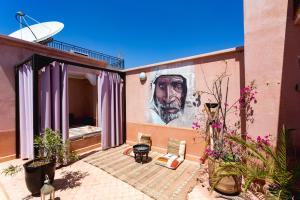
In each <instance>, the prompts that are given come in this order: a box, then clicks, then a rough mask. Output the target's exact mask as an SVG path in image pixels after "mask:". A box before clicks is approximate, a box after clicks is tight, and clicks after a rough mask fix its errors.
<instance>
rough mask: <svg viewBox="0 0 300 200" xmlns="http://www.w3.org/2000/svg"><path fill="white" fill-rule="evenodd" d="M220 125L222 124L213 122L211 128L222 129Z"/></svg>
mask: <svg viewBox="0 0 300 200" xmlns="http://www.w3.org/2000/svg"><path fill="white" fill-rule="evenodd" d="M221 125H222V124H221V123H220V122H214V123H212V125H211V127H212V128H215V129H221V128H222V126H221Z"/></svg>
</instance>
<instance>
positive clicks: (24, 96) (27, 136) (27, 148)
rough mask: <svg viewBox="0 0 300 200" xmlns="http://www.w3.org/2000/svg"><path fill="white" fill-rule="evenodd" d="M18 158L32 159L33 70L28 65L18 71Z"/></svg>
mask: <svg viewBox="0 0 300 200" xmlns="http://www.w3.org/2000/svg"><path fill="white" fill-rule="evenodd" d="M19 109H20V156H21V158H22V159H24V158H33V70H32V66H31V65H29V64H24V65H23V66H22V67H20V69H19Z"/></svg>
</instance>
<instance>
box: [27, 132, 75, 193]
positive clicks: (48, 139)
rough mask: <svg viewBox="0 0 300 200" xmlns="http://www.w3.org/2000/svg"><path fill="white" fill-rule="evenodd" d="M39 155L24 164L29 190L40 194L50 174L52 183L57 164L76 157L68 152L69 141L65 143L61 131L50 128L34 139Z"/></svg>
mask: <svg viewBox="0 0 300 200" xmlns="http://www.w3.org/2000/svg"><path fill="white" fill-rule="evenodd" d="M34 145H35V150H36V151H37V155H36V157H35V158H34V159H33V160H30V161H28V162H26V163H25V164H24V165H23V166H24V171H25V181H26V186H27V188H28V190H29V191H30V192H31V193H32V194H33V195H36V194H39V193H40V189H41V187H42V186H43V183H44V181H45V175H48V177H49V179H50V182H51V183H52V182H53V180H54V176H55V169H56V166H59V165H64V164H65V163H67V162H69V161H70V158H71V159H73V158H74V153H71V154H69V153H68V142H67V143H63V142H62V139H61V136H60V133H59V132H56V131H53V130H51V129H49V128H46V129H45V132H44V134H42V135H41V136H37V137H36V138H35V139H34Z"/></svg>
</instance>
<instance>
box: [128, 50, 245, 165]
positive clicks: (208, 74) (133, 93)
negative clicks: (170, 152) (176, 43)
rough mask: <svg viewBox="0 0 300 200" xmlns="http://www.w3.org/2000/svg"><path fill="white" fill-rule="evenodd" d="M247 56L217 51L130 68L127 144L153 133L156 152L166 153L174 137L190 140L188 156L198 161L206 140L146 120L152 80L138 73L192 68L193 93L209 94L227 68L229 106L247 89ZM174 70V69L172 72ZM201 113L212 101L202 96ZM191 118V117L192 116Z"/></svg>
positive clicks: (183, 129)
mask: <svg viewBox="0 0 300 200" xmlns="http://www.w3.org/2000/svg"><path fill="white" fill-rule="evenodd" d="M243 57H244V54H243V49H231V50H229V51H222V52H215V53H211V54H209V55H199V56H196V57H192V58H183V59H178V60H176V61H167V62H164V63H163V64H161V63H158V64H153V65H149V66H145V67H139V69H131V70H130V69H129V70H127V72H126V125H127V127H126V130H127V143H129V144H134V143H135V142H136V138H137V133H138V132H144V133H147V134H151V136H152V140H153V146H154V149H156V150H159V151H166V146H167V141H168V138H175V139H180V140H186V141H187V149H186V154H187V158H188V159H192V160H195V159H198V158H199V157H200V155H201V154H202V153H203V151H204V144H205V142H204V140H203V138H200V137H199V135H198V134H197V133H196V132H195V131H194V130H193V129H192V128H191V124H190V126H189V127H178V126H174V125H172V126H170V125H155V124H152V123H148V122H147V120H146V117H147V113H148V112H149V106H148V105H149V95H150V81H151V80H149V79H147V81H146V82H143V83H142V82H140V80H139V74H140V73H141V72H146V75H147V77H149V74H150V73H151V72H153V71H154V70H155V71H157V70H158V71H159V70H161V69H165V68H169V69H170V68H171V69H172V66H174V68H175V67H178V66H180V67H183V68H182V70H184V66H185V65H187V66H191V65H192V68H193V69H194V73H195V88H189V89H192V90H195V91H196V90H203V91H207V86H206V84H208V85H209V86H211V85H212V82H213V81H214V80H215V79H216V77H217V76H218V75H220V74H221V73H223V72H224V71H225V69H226V68H227V74H228V75H229V76H230V82H229V88H230V91H229V98H228V99H229V103H232V102H233V101H234V100H235V99H236V98H238V97H239V92H240V88H241V87H243V86H244V60H243ZM171 71H172V70H171ZM201 102H202V103H201V106H200V108H194V109H200V110H202V108H203V104H204V103H206V102H209V100H208V98H207V96H205V95H203V96H202V97H201ZM191 115H192V114H191Z"/></svg>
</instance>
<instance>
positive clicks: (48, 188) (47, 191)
mask: <svg viewBox="0 0 300 200" xmlns="http://www.w3.org/2000/svg"><path fill="white" fill-rule="evenodd" d="M54 193H55V189H54V187H53V186H52V185H51V184H50V180H49V177H48V175H46V176H45V181H44V185H43V187H42V188H41V200H46V196H47V195H50V199H51V200H54V198H55V194H54Z"/></svg>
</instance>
